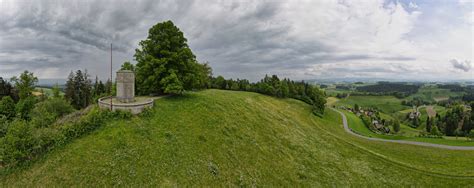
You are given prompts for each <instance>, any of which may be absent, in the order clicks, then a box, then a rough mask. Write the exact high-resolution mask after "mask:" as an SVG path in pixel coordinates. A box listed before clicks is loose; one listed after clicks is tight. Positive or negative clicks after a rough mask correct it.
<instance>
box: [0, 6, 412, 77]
mask: <svg viewBox="0 0 474 188" xmlns="http://www.w3.org/2000/svg"><path fill="white" fill-rule="evenodd" d="M15 3H19V4H20V6H21V8H20V9H19V10H16V12H13V13H12V14H5V15H3V14H2V11H5V12H6V10H3V9H2V8H1V7H0V25H2V27H0V74H15V73H14V72H20V71H21V70H20V69H25V68H28V69H31V71H35V69H37V70H40V69H41V68H47V67H52V68H58V69H60V71H59V73H58V74H57V75H50V76H51V77H58V78H65V77H66V76H67V74H68V73H69V71H70V70H73V69H79V68H80V69H88V70H89V72H90V74H91V75H96V74H97V75H99V76H102V77H106V76H107V75H108V66H107V65H106V64H107V63H108V62H109V45H110V43H113V45H114V57H113V58H114V63H115V64H114V68H118V67H119V66H120V64H121V63H122V62H123V61H130V60H132V61H133V54H134V52H135V51H134V50H135V48H137V47H138V41H140V40H143V39H145V37H146V36H147V34H148V29H149V28H150V27H151V26H153V25H154V24H156V23H158V22H162V21H164V20H172V21H173V22H174V23H175V24H176V25H177V26H178V27H179V28H180V29H181V30H182V31H183V32H184V34H185V37H187V39H188V44H189V45H190V47H191V49H192V50H193V52H194V53H195V54H196V56H197V58H198V60H199V61H203V62H204V61H208V62H210V64H211V66H212V67H213V70H214V74H216V75H224V76H226V77H234V78H237V77H240V78H248V79H251V80H257V79H259V78H261V77H262V76H263V75H265V74H267V73H268V74H279V75H281V76H283V77H286V76H288V77H290V76H295V77H298V79H300V78H303V77H307V76H304V71H305V70H306V69H308V68H311V67H313V66H314V65H315V64H323V63H338V62H350V61H354V60H358V61H365V60H372V61H374V60H380V61H397V62H400V61H414V60H416V58H415V57H409V56H396V55H393V54H388V55H386V54H382V55H380V54H379V55H374V54H373V53H371V52H367V53H364V52H363V51H362V52H346V53H342V52H341V51H340V48H338V47H339V46H335V45H329V44H327V43H325V42H324V41H322V40H318V39H317V38H316V37H313V36H304V37H302V38H299V37H298V36H293V35H291V34H290V33H291V31H292V30H293V29H294V28H293V25H292V23H287V22H283V21H282V20H279V19H277V18H279V17H278V15H279V14H280V13H281V12H282V11H284V9H283V8H284V7H283V6H282V5H283V4H284V2H282V1H186V0H177V1H172V0H160V1H155V0H146V1H145V0H144V1H125V0H123V1H122V0H120V1H107V0H104V1H67V2H66V1H49V0H46V1H34V2H29V1H16V2H15ZM285 3H287V2H285ZM301 19H311V18H301ZM315 24H317V23H315ZM309 35H312V34H311V33H310V34H309ZM308 38H314V40H313V39H312V40H306V39H308ZM338 45H339V44H338ZM341 45H343V44H341ZM2 54H3V55H2ZM2 65H5V66H6V65H8V66H9V69H8V70H7V69H6V68H2V67H1V66H2ZM19 65H21V66H19ZM18 67H19V68H18ZM13 68H17V70H14V71H12V70H11V69H13ZM334 71H341V74H344V73H351V72H354V70H349V69H343V68H341V69H339V70H334ZM342 71H344V72H342ZM357 71H360V72H377V71H382V72H384V70H379V69H371V68H367V69H365V70H362V69H361V70H357ZM385 72H387V70H385ZM300 73H301V74H300ZM327 74H331V73H330V72H327ZM332 74H335V73H332ZM387 74H389V73H388V72H387Z"/></svg>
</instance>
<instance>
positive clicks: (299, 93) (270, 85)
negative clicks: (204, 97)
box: [210, 75, 326, 115]
mask: <svg viewBox="0 0 474 188" xmlns="http://www.w3.org/2000/svg"><path fill="white" fill-rule="evenodd" d="M210 87H212V88H216V89H226V90H236V91H251V92H257V93H262V94H265V95H270V96H275V97H280V98H287V97H288V98H294V99H298V100H301V101H303V102H305V103H308V104H310V105H312V106H313V112H314V113H315V114H317V115H322V114H323V113H324V108H325V104H326V98H325V94H324V92H322V91H321V90H320V89H319V88H318V87H316V86H313V85H311V84H308V83H305V82H304V81H301V82H295V81H292V80H290V79H287V78H285V79H282V80H281V79H280V78H278V76H277V75H272V76H268V75H265V77H264V78H263V79H261V80H260V81H259V82H256V83H250V82H249V81H248V80H246V79H236V80H233V79H228V80H226V79H225V78H224V77H222V76H217V77H215V78H212V79H211V83H210Z"/></svg>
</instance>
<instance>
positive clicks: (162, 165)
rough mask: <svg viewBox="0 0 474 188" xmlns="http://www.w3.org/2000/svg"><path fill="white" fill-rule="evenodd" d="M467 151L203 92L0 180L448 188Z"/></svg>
mask: <svg viewBox="0 0 474 188" xmlns="http://www.w3.org/2000/svg"><path fill="white" fill-rule="evenodd" d="M360 105H369V103H365V104H360ZM396 108H398V107H396ZM385 110H393V109H385ZM349 121H350V122H349V123H350V124H354V125H355V124H356V123H358V121H357V119H356V118H353V117H351V118H350V120H349ZM358 126H360V125H358ZM473 157H474V151H452V150H443V149H435V148H427V147H420V146H412V145H403V144H394V143H383V142H373V141H368V140H364V139H360V138H358V137H354V136H352V135H349V134H347V133H346V132H345V131H344V130H343V128H342V120H341V116H340V115H339V114H337V113H335V112H333V111H331V110H329V109H326V111H325V114H324V116H322V117H318V116H315V115H313V114H312V112H311V106H309V105H307V104H305V103H303V102H301V101H297V100H294V99H278V98H274V97H269V96H264V95H261V94H256V93H249V92H236V91H222V90H205V91H200V92H189V93H187V94H185V95H184V96H177V97H167V98H162V99H159V100H157V101H156V102H155V106H154V108H153V109H152V110H150V111H148V112H146V113H145V114H143V115H141V116H136V117H133V118H132V119H130V120H114V121H111V122H109V123H108V124H107V125H105V126H103V127H101V128H99V129H98V130H96V131H94V132H92V133H91V134H89V135H86V136H83V137H81V138H79V139H76V140H75V141H73V142H72V143H70V144H67V145H65V146H64V147H60V148H56V149H54V150H53V151H51V152H50V153H48V154H47V155H45V156H44V157H42V158H40V159H39V160H36V161H34V162H32V163H31V164H30V165H26V166H23V167H22V168H18V169H15V170H13V171H9V172H4V173H3V175H2V177H1V182H2V184H3V186H9V187H32V186H45V187H48V186H56V187H69V186H80V187H82V186H83V187H88V186H94V187H97V186H198V187H201V186H211V187H215V186H219V187H224V186H226V187H227V186H232V187H233V186H245V187H250V186H252V187H253V186H279V187H282V186H283V187H293V186H295V185H299V186H302V187H340V186H354V187H361V186H363V187H367V186H368V187H386V186H389V187H408V186H410V187H413V186H415V187H420V186H436V187H440V186H442V187H458V186H472V185H474V168H472V167H473V166H474V160H472V158H473Z"/></svg>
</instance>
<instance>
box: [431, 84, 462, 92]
mask: <svg viewBox="0 0 474 188" xmlns="http://www.w3.org/2000/svg"><path fill="white" fill-rule="evenodd" d="M438 88H441V89H449V90H450V91H452V92H463V91H465V90H466V88H465V87H463V86H461V85H459V84H438Z"/></svg>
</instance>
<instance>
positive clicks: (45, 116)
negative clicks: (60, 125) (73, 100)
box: [31, 98, 74, 127]
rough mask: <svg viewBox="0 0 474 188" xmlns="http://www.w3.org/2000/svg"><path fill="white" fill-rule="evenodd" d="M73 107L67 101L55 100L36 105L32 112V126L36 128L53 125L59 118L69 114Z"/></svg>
mask: <svg viewBox="0 0 474 188" xmlns="http://www.w3.org/2000/svg"><path fill="white" fill-rule="evenodd" d="M73 110H74V109H73V107H72V106H71V105H70V104H69V103H67V102H66V101H65V100H63V99H60V98H53V99H49V100H46V101H43V102H40V103H38V104H36V105H35V108H34V109H33V110H32V112H31V118H32V124H33V125H35V127H46V126H49V125H51V124H52V123H53V122H54V121H55V120H56V119H57V118H58V117H61V116H63V115H66V114H69V113H71V112H72V111H73Z"/></svg>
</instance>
